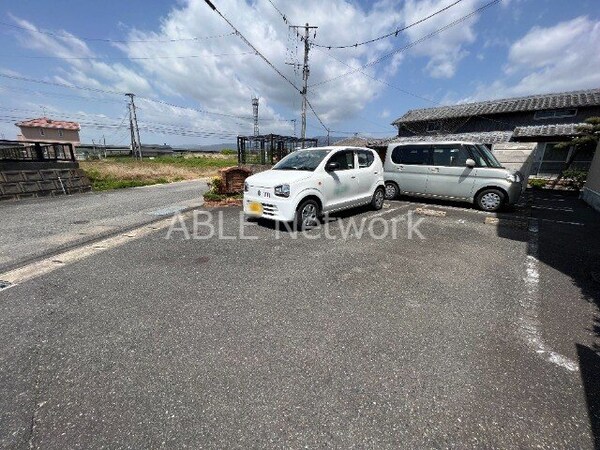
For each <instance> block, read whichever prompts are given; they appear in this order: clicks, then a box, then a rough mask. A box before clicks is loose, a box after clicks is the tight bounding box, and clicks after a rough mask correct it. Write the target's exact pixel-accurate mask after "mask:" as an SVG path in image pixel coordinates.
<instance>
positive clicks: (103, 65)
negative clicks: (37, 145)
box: [0, 0, 600, 145]
mask: <svg viewBox="0 0 600 450" xmlns="http://www.w3.org/2000/svg"><path fill="white" fill-rule="evenodd" d="M272 1H273V3H274V4H275V5H276V6H277V8H278V9H279V10H280V11H281V12H283V13H284V14H285V15H286V17H287V18H288V22H290V23H294V24H301V23H305V22H310V23H311V25H316V26H318V27H319V29H318V30H317V35H316V38H314V41H315V42H317V43H321V44H324V45H344V44H351V43H355V42H357V41H363V40H367V39H371V38H373V37H376V36H379V35H382V34H385V33H387V32H390V31H393V30H395V29H397V28H398V27H404V26H406V25H409V24H411V23H413V22H415V21H417V20H419V19H422V18H424V17H427V16H428V15H430V14H432V13H433V12H435V11H438V10H440V9H442V8H444V7H446V6H448V5H451V4H453V3H455V1H456V0H420V1H417V0H381V1H378V2H368V1H361V2H356V1H346V0H329V1H327V2H323V1H321V0H306V1H304V2H297V1H293V0H272ZM489 1H490V0H461V1H459V2H457V3H456V4H455V5H453V6H451V7H449V8H448V9H447V10H445V11H444V12H442V13H439V14H437V15H436V16H434V17H432V18H431V19H429V20H427V21H424V22H423V23H421V24H419V25H416V26H414V27H411V28H409V29H408V30H406V31H405V32H402V33H399V34H398V36H396V37H390V38H388V39H385V40H381V41H378V42H376V43H374V44H369V45H364V46H359V47H357V48H351V49H339V50H334V49H332V50H327V49H323V48H313V49H311V52H310V67H311V73H310V79H309V99H310V101H311V104H312V105H313V106H314V108H315V110H316V111H317V113H318V114H319V116H320V117H321V119H322V121H323V122H324V123H325V125H327V126H328V128H330V129H331V130H334V131H332V134H334V135H345V134H350V133H355V132H356V133H359V134H361V135H365V136H375V137H383V136H391V135H393V134H394V128H393V127H391V126H390V122H391V121H392V120H394V119H395V118H397V117H399V116H401V115H402V114H403V113H404V112H406V111H407V110H409V109H413V108H422V107H429V106H436V105H439V104H453V103H458V102H465V101H475V100H484V99H490V98H503V97H513V96H521V95H529V94H536V93H546V92H558V91H569V90H576V89H585V88H597V87H600V52H598V48H600V8H598V1H597V0H572V1H569V2H567V1H563V0H502V1H500V2H499V3H497V4H494V5H492V6H490V7H488V8H486V9H485V10H483V11H481V12H480V13H478V14H476V15H474V16H472V17H470V18H469V19H467V20H465V21H464V22H461V23H459V24H458V25H457V26H454V27H451V28H448V29H447V30H445V31H443V32H441V33H439V34H436V35H434V36H433V37H431V38H428V39H425V40H423V41H422V42H419V43H418V44H416V45H414V46H413V47H411V48H409V49H407V50H405V51H400V52H396V53H394V54H392V56H390V57H389V58H385V59H383V60H382V61H381V62H380V63H377V64H372V65H368V64H369V63H371V62H373V61H376V60H378V59H379V58H381V57H382V56H384V55H387V54H389V53H391V52H394V50H396V49H399V48H402V47H404V46H406V45H407V44H408V43H410V42H414V41H416V40H419V39H420V38H422V37H423V36H426V35H428V34H430V33H432V32H434V31H435V30H438V29H440V28H442V27H445V26H446V25H448V24H450V23H452V22H453V21H455V20H457V19H460V18H461V17H464V16H466V15H467V14H470V13H472V12H473V11H475V10H477V9H478V8H480V7H482V6H483V5H485V4H486V3H489ZM215 4H216V5H217V6H218V8H219V10H220V11H221V12H222V13H223V15H225V16H226V17H227V18H228V19H229V20H230V21H231V22H232V23H233V24H234V25H235V26H236V27H237V28H238V29H239V30H240V31H241V32H242V33H243V34H244V35H245V36H246V37H247V38H248V39H249V40H250V41H251V42H252V43H253V44H254V45H255V46H256V47H257V48H258V49H259V50H260V51H261V53H263V54H264V55H265V56H266V57H267V58H268V59H269V60H270V61H271V62H272V63H273V64H274V65H275V66H276V67H277V68H278V69H279V70H281V71H282V72H284V73H285V74H286V76H288V78H290V79H291V80H292V81H293V82H294V83H295V84H296V85H299V84H300V74H299V73H295V72H294V70H293V67H292V66H291V65H287V64H286V62H290V61H293V60H295V59H296V58H299V57H301V56H302V55H301V52H300V50H298V53H296V46H297V45H298V46H301V45H302V44H301V43H299V42H297V39H296V38H295V35H294V34H290V33H289V29H288V27H287V24H286V23H284V21H283V19H282V17H281V16H280V15H279V13H278V12H277V10H276V9H275V8H274V7H273V6H272V5H271V3H270V2H269V1H268V0H256V1H254V2H245V1H241V0H239V1H234V0H221V1H219V2H215ZM0 22H2V24H0V30H1V31H0V43H1V48H2V50H1V53H0V57H1V59H0V75H2V76H0V112H1V113H2V114H1V115H0V133H1V134H0V137H1V136H4V137H5V138H7V139H12V138H14V137H15V135H16V132H17V128H16V127H15V126H14V122H15V121H17V120H19V119H24V118H33V117H40V116H42V115H46V116H49V117H51V118H54V119H65V120H75V121H79V122H81V124H82V132H81V135H82V140H83V141H84V142H91V141H92V139H93V140H95V141H97V140H98V139H100V138H101V137H102V136H104V137H105V138H106V140H107V142H111V143H126V142H127V140H128V138H129V135H128V131H127V121H126V120H123V119H124V116H125V114H126V107H125V97H124V96H123V95H121V94H119V93H123V92H134V93H136V94H137V95H138V97H139V98H138V106H139V111H138V113H139V120H140V124H141V125H142V129H141V130H140V131H141V135H142V141H143V142H152V143H162V142H167V143H170V144H175V145H176V144H196V143H197V144H207V143H216V142H233V141H235V136H236V135H237V134H251V133H252V122H251V120H249V119H248V116H251V113H252V108H251V96H252V95H256V96H258V97H259V98H260V116H261V123H260V128H261V132H262V133H269V132H275V133H283V134H293V132H294V128H293V122H292V119H296V121H297V122H296V127H297V130H298V132H299V123H300V120H299V119H300V112H299V108H300V95H299V94H298V93H297V92H295V91H294V89H293V88H292V87H291V86H290V85H289V84H287V82H286V81H285V80H283V79H281V78H280V77H279V76H278V75H277V74H276V73H275V71H274V70H272V69H271V68H270V67H269V66H268V65H266V64H265V63H264V61H262V60H261V59H260V58H259V57H257V56H256V55H254V54H252V53H251V50H250V49H249V48H248V47H247V46H246V45H245V44H244V43H243V42H242V41H241V39H239V38H238V37H237V36H235V35H230V34H229V33H231V29H230V28H229V27H228V25H227V24H226V23H225V22H224V21H223V19H222V18H220V17H219V16H218V15H217V14H216V13H215V12H213V11H212V10H211V9H210V8H209V7H208V6H207V5H206V4H205V2H204V1H203V0H189V1H176V2H167V1H160V2H148V1H144V2H142V1H131V2H97V1H78V2H71V1H69V2H67V1H64V0H54V1H52V2H40V1H37V2H34V1H26V0H25V1H16V0H15V1H5V2H2V4H1V5H0ZM17 27H21V28H17ZM22 28H25V29H22ZM215 36H220V37H215ZM192 38H197V39H192ZM139 58H142V59H139ZM365 65H368V66H367V67H365V68H364V69H361V71H354V73H351V74H347V75H345V74H346V73H347V72H349V71H350V69H349V67H350V68H355V67H361V66H365ZM20 78H31V79H35V80H43V81H45V82H47V83H49V84H43V83H34V82H27V81H24V80H22V79H20ZM374 78H375V79H377V80H374ZM331 79H333V81H329V82H327V83H323V84H320V83H321V82H323V81H327V80H331ZM55 84H68V85H74V86H79V87H83V88H85V89H69V88H65V87H60V86H56V85H55ZM314 84H316V85H315V86H312V85H314ZM100 91H104V92H100ZM110 92H113V93H110ZM186 108H188V109H186ZM307 134H308V135H323V134H325V131H324V130H323V129H322V128H321V127H320V125H319V123H318V121H317V119H316V118H315V117H314V116H313V115H312V114H310V113H309V119H308V133H307Z"/></svg>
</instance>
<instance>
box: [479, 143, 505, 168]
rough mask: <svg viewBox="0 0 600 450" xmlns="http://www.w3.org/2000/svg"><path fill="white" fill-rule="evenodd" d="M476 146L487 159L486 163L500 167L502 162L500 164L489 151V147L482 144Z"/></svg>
mask: <svg viewBox="0 0 600 450" xmlns="http://www.w3.org/2000/svg"><path fill="white" fill-rule="evenodd" d="M477 148H478V149H479V150H480V151H481V153H482V154H483V157H484V158H485V160H486V161H487V165H488V166H490V167H495V168H502V164H500V162H499V161H498V160H497V159H496V157H495V156H494V154H493V153H492V152H491V151H490V149H489V148H487V147H486V146H485V145H483V144H478V145H477Z"/></svg>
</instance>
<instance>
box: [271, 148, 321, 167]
mask: <svg viewBox="0 0 600 450" xmlns="http://www.w3.org/2000/svg"><path fill="white" fill-rule="evenodd" d="M330 151H331V150H297V151H295V152H293V153H290V154H289V155H287V156H286V157H285V158H283V159H282V160H281V161H279V162H278V163H277V164H275V165H274V166H273V170H310V171H311V172H312V171H314V170H315V169H316V168H317V166H318V165H319V164H320V163H321V161H323V158H325V157H326V156H327V155H328V154H329V152H330Z"/></svg>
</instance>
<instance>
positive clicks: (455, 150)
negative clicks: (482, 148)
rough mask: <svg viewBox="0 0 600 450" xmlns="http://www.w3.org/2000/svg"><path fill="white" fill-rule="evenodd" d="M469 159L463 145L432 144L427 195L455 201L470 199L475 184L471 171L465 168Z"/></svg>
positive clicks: (469, 155) (468, 154)
mask: <svg viewBox="0 0 600 450" xmlns="http://www.w3.org/2000/svg"><path fill="white" fill-rule="evenodd" d="M471 157H472V156H471V154H470V153H469V151H468V149H467V147H466V146H465V145H463V144H434V145H433V146H432V148H431V162H432V166H431V167H430V168H429V176H428V178H427V195H429V196H432V197H443V198H448V199H457V200H465V199H468V198H470V197H471V196H472V191H473V185H474V183H475V177H474V176H473V169H472V168H470V167H467V159H469V158H471Z"/></svg>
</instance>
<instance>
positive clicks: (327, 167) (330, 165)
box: [325, 161, 340, 172]
mask: <svg viewBox="0 0 600 450" xmlns="http://www.w3.org/2000/svg"><path fill="white" fill-rule="evenodd" d="M339 168H340V163H339V162H336V161H331V162H328V163H327V164H326V165H325V170H326V171H327V172H333V171H334V170H338V169H339Z"/></svg>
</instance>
